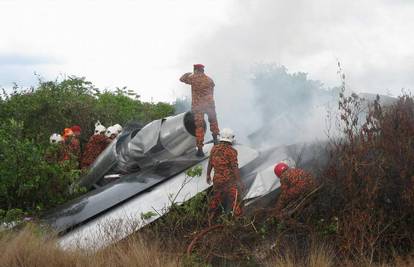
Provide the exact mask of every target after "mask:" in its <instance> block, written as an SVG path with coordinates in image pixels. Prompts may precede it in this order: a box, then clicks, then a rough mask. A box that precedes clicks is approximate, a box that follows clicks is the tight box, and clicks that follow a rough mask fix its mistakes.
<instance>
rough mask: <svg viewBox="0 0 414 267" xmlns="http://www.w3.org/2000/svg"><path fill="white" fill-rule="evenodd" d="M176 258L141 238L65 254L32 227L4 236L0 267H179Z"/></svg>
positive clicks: (1, 246)
mask: <svg viewBox="0 0 414 267" xmlns="http://www.w3.org/2000/svg"><path fill="white" fill-rule="evenodd" d="M179 265H180V261H179V259H178V256H177V255H174V254H167V253H165V252H163V251H161V249H160V247H159V246H158V245H157V242H156V241H155V242H153V243H151V244H149V243H147V242H145V241H144V240H143V239H141V238H139V237H132V238H129V239H128V240H126V241H124V242H121V243H119V244H116V245H114V246H111V247H108V248H107V249H105V250H101V251H98V252H96V253H94V252H91V251H85V250H71V251H66V250H65V251H64V250H62V249H60V248H59V247H58V246H57V243H56V240H55V239H46V238H45V237H44V236H42V235H40V234H37V233H36V230H35V229H34V228H33V227H27V228H25V229H23V230H21V231H19V232H13V233H8V234H4V235H3V236H2V237H1V238H0V266H4V267H6V266H7V267H14V266H19V267H23V266H39V267H40V266H59V267H65V266H87V267H98V266H99V267H102V266H114V267H116V266H120V267H121V266H122V267H124V266H125V267H128V266H179Z"/></svg>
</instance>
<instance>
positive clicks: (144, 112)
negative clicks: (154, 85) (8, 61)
mask: <svg viewBox="0 0 414 267" xmlns="http://www.w3.org/2000/svg"><path fill="white" fill-rule="evenodd" d="M172 114H174V108H173V106H172V105H170V104H167V103H156V104H154V103H145V102H141V101H139V99H137V98H135V99H134V98H131V97H130V96H129V94H128V91H127V90H126V89H125V88H123V89H118V90H117V91H115V92H110V91H104V92H101V91H100V90H99V89H97V88H95V87H94V86H93V84H92V83H91V82H89V81H87V80H86V79H85V78H78V77H72V76H70V77H68V78H67V79H65V80H63V81H61V82H58V81H47V82H43V81H40V83H39V86H38V87H37V88H36V89H35V88H29V89H20V88H17V87H16V88H14V91H13V92H12V93H11V94H6V93H3V97H2V100H1V101H0V122H4V121H7V120H8V119H10V118H13V119H14V120H16V121H20V122H23V125H24V128H23V133H22V134H23V136H24V137H25V138H28V139H33V140H34V141H36V142H38V143H47V142H48V140H49V136H50V135H51V134H52V133H54V132H56V133H60V132H62V131H63V129H64V128H66V127H70V126H72V125H74V124H77V125H80V126H81V128H82V136H81V140H83V141H86V140H88V138H89V136H90V135H92V133H93V131H94V125H95V122H96V121H97V120H100V121H101V123H102V124H103V125H105V126H110V125H113V124H116V123H119V124H121V125H125V124H126V123H127V122H129V121H131V120H137V121H140V122H141V123H147V122H150V121H152V120H154V119H158V118H162V117H166V116H169V115H172Z"/></svg>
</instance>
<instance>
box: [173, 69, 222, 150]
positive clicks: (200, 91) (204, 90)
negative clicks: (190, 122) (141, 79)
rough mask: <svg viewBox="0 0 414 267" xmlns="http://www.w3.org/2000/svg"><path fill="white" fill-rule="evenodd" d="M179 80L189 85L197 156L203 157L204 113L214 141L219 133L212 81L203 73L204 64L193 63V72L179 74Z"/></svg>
mask: <svg viewBox="0 0 414 267" xmlns="http://www.w3.org/2000/svg"><path fill="white" fill-rule="evenodd" d="M180 81H181V82H183V83H186V84H190V85H191V99H192V101H191V111H192V113H193V114H194V121H195V126H196V130H195V134H196V139H197V144H196V145H197V156H198V157H203V156H204V152H203V145H204V125H203V123H204V114H205V113H206V114H207V116H208V121H209V123H210V131H211V133H212V135H213V140H214V143H215V144H217V136H218V135H219V133H220V130H219V127H218V123H217V115H216V105H215V103H214V82H213V80H212V79H211V78H210V77H208V76H207V75H206V74H204V65H202V64H195V65H194V73H191V72H188V73H185V74H184V75H183V76H181V78H180Z"/></svg>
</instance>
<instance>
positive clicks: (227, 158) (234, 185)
mask: <svg viewBox="0 0 414 267" xmlns="http://www.w3.org/2000/svg"><path fill="white" fill-rule="evenodd" d="M209 164H210V166H211V168H212V169H214V177H213V198H212V200H211V202H210V204H209V212H210V214H212V216H214V215H215V214H216V213H217V210H218V208H220V207H222V208H224V210H225V211H226V212H228V211H233V214H234V215H236V216H239V215H241V213H242V210H241V208H240V199H241V196H240V193H241V192H240V189H239V186H240V185H241V184H240V183H241V181H240V176H239V166H238V160H237V150H235V149H234V148H233V147H232V145H231V144H230V143H227V142H220V143H219V144H217V145H215V146H214V147H213V148H212V150H211V155H210V162H209Z"/></svg>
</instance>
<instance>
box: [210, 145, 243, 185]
mask: <svg viewBox="0 0 414 267" xmlns="http://www.w3.org/2000/svg"><path fill="white" fill-rule="evenodd" d="M210 158H211V165H212V168H213V169H214V177H213V184H214V185H221V184H227V183H231V182H236V181H235V179H236V178H235V177H234V173H233V169H234V168H238V162H237V150H236V149H234V148H233V146H232V145H231V144H230V143H228V142H220V143H219V144H217V145H215V146H214V147H213V148H212V150H211V153H210Z"/></svg>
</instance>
